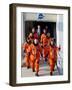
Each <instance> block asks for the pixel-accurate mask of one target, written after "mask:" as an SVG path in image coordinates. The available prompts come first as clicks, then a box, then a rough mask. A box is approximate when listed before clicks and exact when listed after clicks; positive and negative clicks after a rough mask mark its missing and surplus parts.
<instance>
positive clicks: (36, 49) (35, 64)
mask: <svg viewBox="0 0 72 90" xmlns="http://www.w3.org/2000/svg"><path fill="white" fill-rule="evenodd" d="M30 50H31V51H30V52H31V54H30V61H31V68H32V71H33V72H36V73H35V75H36V76H39V74H38V72H39V61H40V54H41V47H40V45H39V42H38V40H37V39H34V41H33V44H31V49H30Z"/></svg>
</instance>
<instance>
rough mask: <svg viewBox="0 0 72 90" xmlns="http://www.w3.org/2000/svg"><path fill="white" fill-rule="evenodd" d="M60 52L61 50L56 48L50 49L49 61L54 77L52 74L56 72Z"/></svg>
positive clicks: (51, 47)
mask: <svg viewBox="0 0 72 90" xmlns="http://www.w3.org/2000/svg"><path fill="white" fill-rule="evenodd" d="M58 51H59V48H58V47H56V46H49V47H48V60H49V64H50V75H52V73H53V71H54V67H55V63H56V60H57V52H58Z"/></svg>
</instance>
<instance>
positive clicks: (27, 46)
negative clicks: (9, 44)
mask: <svg viewBox="0 0 72 90" xmlns="http://www.w3.org/2000/svg"><path fill="white" fill-rule="evenodd" d="M23 50H24V51H25V62H26V66H27V68H29V67H30V44H28V43H27V42H26V43H25V44H24V45H23Z"/></svg>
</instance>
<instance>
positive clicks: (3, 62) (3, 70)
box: [0, 0, 72, 90]
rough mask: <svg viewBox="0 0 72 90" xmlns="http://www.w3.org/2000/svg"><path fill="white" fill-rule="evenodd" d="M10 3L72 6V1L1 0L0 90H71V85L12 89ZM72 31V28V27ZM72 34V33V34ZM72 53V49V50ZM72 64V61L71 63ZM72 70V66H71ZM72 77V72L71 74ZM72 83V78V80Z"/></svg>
mask: <svg viewBox="0 0 72 90" xmlns="http://www.w3.org/2000/svg"><path fill="white" fill-rule="evenodd" d="M10 3H34V4H49V5H57V6H58V5H61V6H62V5H66V6H71V11H72V0H0V90H30V89H31V90H37V89H39V90H44V89H45V90H71V89H72V82H71V83H70V84H59V85H43V86H29V87H14V88H13V87H10V86H9V85H8V80H9V4H10ZM71 22H72V12H71ZM71 29H72V26H71ZM71 33H72V32H71ZM71 38H72V36H71ZM71 45H72V43H71ZM71 51H72V48H71ZM71 59H72V56H71ZM71 64H72V61H71ZM71 68H72V65H71ZM71 75H72V72H71ZM71 81H72V78H71Z"/></svg>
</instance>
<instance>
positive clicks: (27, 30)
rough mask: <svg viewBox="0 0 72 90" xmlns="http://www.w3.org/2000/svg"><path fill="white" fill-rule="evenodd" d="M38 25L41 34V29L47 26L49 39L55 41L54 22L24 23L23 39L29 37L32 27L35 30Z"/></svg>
mask: <svg viewBox="0 0 72 90" xmlns="http://www.w3.org/2000/svg"><path fill="white" fill-rule="evenodd" d="M38 25H40V27H41V33H42V32H43V29H44V28H45V27H46V26H48V30H47V32H50V34H51V37H53V38H55V40H56V22H46V21H25V35H26V36H25V38H26V37H27V36H28V35H29V33H30V32H31V30H32V27H35V29H37V26H38Z"/></svg>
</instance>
